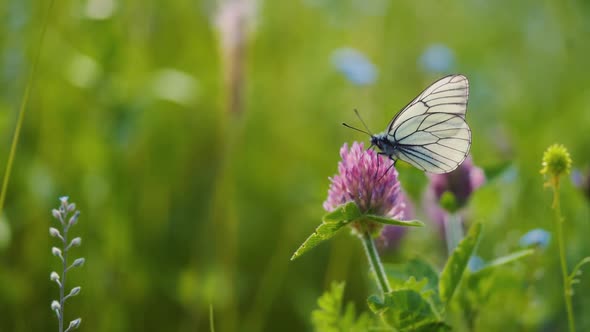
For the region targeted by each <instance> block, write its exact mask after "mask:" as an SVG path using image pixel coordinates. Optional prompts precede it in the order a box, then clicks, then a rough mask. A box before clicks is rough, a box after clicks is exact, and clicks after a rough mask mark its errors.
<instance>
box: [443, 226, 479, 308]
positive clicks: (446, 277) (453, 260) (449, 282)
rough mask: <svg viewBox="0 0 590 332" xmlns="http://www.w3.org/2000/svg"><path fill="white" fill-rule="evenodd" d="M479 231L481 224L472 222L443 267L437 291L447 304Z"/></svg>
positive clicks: (459, 279)
mask: <svg viewBox="0 0 590 332" xmlns="http://www.w3.org/2000/svg"><path fill="white" fill-rule="evenodd" d="M480 233H481V224H480V223H475V224H473V225H472V226H471V228H470V229H469V232H468V233H467V235H466V236H465V238H464V239H463V240H462V241H461V242H460V243H459V245H458V246H457V248H455V251H454V252H453V254H452V255H451V257H449V260H448V261H447V263H446V265H445V267H444V268H443V270H442V272H441V275H440V281H439V291H440V297H441V300H442V301H443V302H444V303H447V304H448V302H449V301H450V300H451V298H452V297H453V293H454V292H455V289H457V286H459V282H460V281H461V277H462V276H463V272H464V271H465V267H467V263H468V262H469V258H471V254H472V253H473V251H474V250H475V247H476V245H477V242H478V240H479V235H480Z"/></svg>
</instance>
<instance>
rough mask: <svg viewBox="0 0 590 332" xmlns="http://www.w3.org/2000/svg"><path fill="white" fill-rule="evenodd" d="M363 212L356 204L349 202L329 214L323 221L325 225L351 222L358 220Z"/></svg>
mask: <svg viewBox="0 0 590 332" xmlns="http://www.w3.org/2000/svg"><path fill="white" fill-rule="evenodd" d="M360 216H361V211H360V210H359V208H358V206H357V205H356V204H355V203H354V202H348V203H345V204H342V205H340V206H339V207H337V208H336V209H334V211H332V212H329V213H327V214H326V215H325V216H324V217H323V218H322V221H323V222H325V223H339V222H341V221H345V220H347V221H351V220H355V219H358V218H359V217H360Z"/></svg>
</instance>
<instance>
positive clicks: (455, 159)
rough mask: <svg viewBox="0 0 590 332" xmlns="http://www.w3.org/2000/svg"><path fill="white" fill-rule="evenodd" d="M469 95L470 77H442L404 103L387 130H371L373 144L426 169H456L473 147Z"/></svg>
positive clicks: (387, 152)
mask: <svg viewBox="0 0 590 332" xmlns="http://www.w3.org/2000/svg"><path fill="white" fill-rule="evenodd" d="M468 97H469V82H468V81H467V77H465V76H463V75H450V76H446V77H443V78H441V79H440V80H438V81H436V82H434V83H433V84H432V85H431V86H429V87H428V88H426V90H424V91H423V92H422V93H421V94H420V95H418V97H416V98H415V99H414V100H412V101H411V102H410V103H409V104H408V105H407V106H406V107H404V108H403V109H402V110H401V111H400V112H399V113H398V114H397V115H396V116H395V117H394V118H393V119H392V120H391V122H389V125H388V126H387V129H386V130H385V131H383V132H381V133H379V134H376V135H371V134H369V135H371V146H377V147H378V148H379V149H380V150H381V153H380V154H383V155H386V156H388V157H389V158H390V159H392V160H393V161H394V162H395V161H397V160H398V159H401V160H403V161H405V162H408V163H410V164H411V165H413V166H415V167H416V168H418V169H421V170H423V171H425V172H429V173H437V174H442V173H448V172H450V171H452V170H454V169H455V168H457V167H458V166H459V165H461V163H462V162H463V161H464V160H465V158H466V157H467V154H468V153H469V148H470V147H471V129H469V126H468V125H467V122H465V112H466V111H467V99H468ZM361 121H362V120H361ZM344 125H345V126H347V127H350V126H348V125H346V124H344ZM350 128H352V127H350ZM353 129H356V128H353ZM357 130H358V129H357Z"/></svg>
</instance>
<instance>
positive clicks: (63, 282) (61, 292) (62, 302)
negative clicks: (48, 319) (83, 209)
mask: <svg viewBox="0 0 590 332" xmlns="http://www.w3.org/2000/svg"><path fill="white" fill-rule="evenodd" d="M67 222H68V221H67V219H66V218H64V228H63V240H62V242H63V261H62V270H61V284H60V286H59V305H60V307H61V315H60V316H59V332H62V331H63V330H64V309H65V306H66V305H65V304H66V300H65V291H66V272H67V271H68V247H67V246H68V228H69V227H68V224H67Z"/></svg>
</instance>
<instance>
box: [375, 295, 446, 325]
mask: <svg viewBox="0 0 590 332" xmlns="http://www.w3.org/2000/svg"><path fill="white" fill-rule="evenodd" d="M367 301H368V303H369V307H370V308H371V310H373V312H374V313H376V314H378V315H380V316H381V318H382V319H383V320H384V321H385V322H386V323H387V324H388V325H389V326H391V327H393V328H395V329H396V330H398V331H445V330H447V329H448V327H447V326H446V324H444V322H442V321H440V318H439V317H438V315H437V314H436V312H435V311H434V310H433V308H432V306H431V305H430V303H429V302H428V301H426V300H425V299H424V297H423V296H422V295H421V294H420V293H419V292H417V291H416V290H413V289H400V290H393V291H391V292H390V293H387V294H385V296H384V298H381V297H379V296H376V295H373V296H371V297H369V299H368V300H367Z"/></svg>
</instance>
